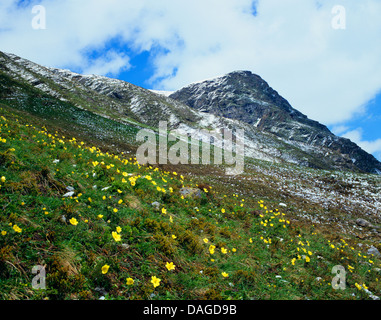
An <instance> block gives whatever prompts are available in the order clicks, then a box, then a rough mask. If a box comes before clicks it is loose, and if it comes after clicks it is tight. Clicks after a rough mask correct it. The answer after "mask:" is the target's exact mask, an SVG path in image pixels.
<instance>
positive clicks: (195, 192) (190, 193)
mask: <svg viewBox="0 0 381 320" xmlns="http://www.w3.org/2000/svg"><path fill="white" fill-rule="evenodd" d="M180 194H181V195H182V196H184V198H188V197H191V198H201V197H202V191H201V190H200V189H198V188H190V187H184V188H181V189H180Z"/></svg>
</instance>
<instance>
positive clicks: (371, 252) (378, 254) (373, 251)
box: [368, 246, 381, 257]
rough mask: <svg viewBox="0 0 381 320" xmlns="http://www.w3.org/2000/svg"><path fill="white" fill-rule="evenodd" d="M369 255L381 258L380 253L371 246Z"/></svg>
mask: <svg viewBox="0 0 381 320" xmlns="http://www.w3.org/2000/svg"><path fill="white" fill-rule="evenodd" d="M368 254H373V255H374V256H375V257H381V253H380V251H378V249H377V248H376V247H374V246H370V248H369V249H368Z"/></svg>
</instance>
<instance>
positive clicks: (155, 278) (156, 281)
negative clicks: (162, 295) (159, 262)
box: [151, 276, 161, 288]
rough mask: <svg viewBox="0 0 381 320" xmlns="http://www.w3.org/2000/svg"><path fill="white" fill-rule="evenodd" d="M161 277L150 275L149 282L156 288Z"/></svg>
mask: <svg viewBox="0 0 381 320" xmlns="http://www.w3.org/2000/svg"><path fill="white" fill-rule="evenodd" d="M160 281H161V279H159V278H157V277H156V276H152V278H151V283H152V284H153V287H154V288H156V287H158V286H160Z"/></svg>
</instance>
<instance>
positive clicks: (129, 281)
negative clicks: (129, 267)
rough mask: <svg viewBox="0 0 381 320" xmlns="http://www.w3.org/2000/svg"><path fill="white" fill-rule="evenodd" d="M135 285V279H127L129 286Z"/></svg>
mask: <svg viewBox="0 0 381 320" xmlns="http://www.w3.org/2000/svg"><path fill="white" fill-rule="evenodd" d="M133 284H134V279H132V278H127V285H129V286H132V285H133Z"/></svg>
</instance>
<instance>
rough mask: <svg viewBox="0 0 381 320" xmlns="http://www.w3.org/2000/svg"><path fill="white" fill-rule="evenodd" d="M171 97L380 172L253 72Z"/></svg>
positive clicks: (193, 87)
mask: <svg viewBox="0 0 381 320" xmlns="http://www.w3.org/2000/svg"><path fill="white" fill-rule="evenodd" d="M169 97H170V98H172V99H175V100H177V101H181V102H183V103H185V104H187V105H189V106H190V107H192V108H194V109H196V110H200V111H204V112H208V113H212V114H218V115H222V116H223V117H226V118H229V119H235V120H239V121H241V122H245V123H248V124H250V125H252V126H254V127H256V128H258V129H259V130H260V131H262V132H266V133H271V134H274V135H275V136H277V137H279V138H280V139H282V140H283V141H285V142H287V143H289V144H291V145H294V146H297V147H298V148H300V149H302V150H303V149H304V150H307V151H309V152H312V153H316V152H319V151H318V149H319V148H323V150H324V152H325V154H323V156H324V157H326V158H327V160H328V158H329V159H330V160H332V161H333V162H334V163H335V164H337V165H339V166H342V167H347V168H350V167H353V166H352V163H353V164H354V165H355V166H356V167H358V168H359V169H361V170H363V171H366V172H373V173H380V162H379V161H377V159H375V158H374V157H373V156H372V155H369V154H368V153H366V152H365V151H364V150H362V149H361V148H359V147H358V146H357V145H356V144H354V143H352V142H351V141H350V140H348V139H345V138H340V137H337V136H335V135H334V134H333V133H332V132H330V131H329V130H328V128H327V127H326V126H324V125H322V124H320V123H319V122H317V121H313V120H311V119H309V118H307V116H305V115H304V114H302V113H301V112H299V111H298V110H296V109H294V108H292V106H291V105H290V104H289V103H288V102H287V100H285V99H284V98H283V97H281V96H280V95H279V94H278V93H277V92H276V91H275V90H274V89H272V88H271V87H270V86H269V85H268V84H267V83H266V82H265V81H264V80H263V79H262V78H261V77H260V76H258V75H255V74H253V73H251V72H250V71H236V72H232V73H229V74H227V75H225V76H223V77H219V78H216V79H213V80H208V81H204V82H200V83H195V84H191V85H189V86H186V87H184V88H182V89H180V90H178V91H176V92H174V93H172V94H171V95H170V96H169Z"/></svg>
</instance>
